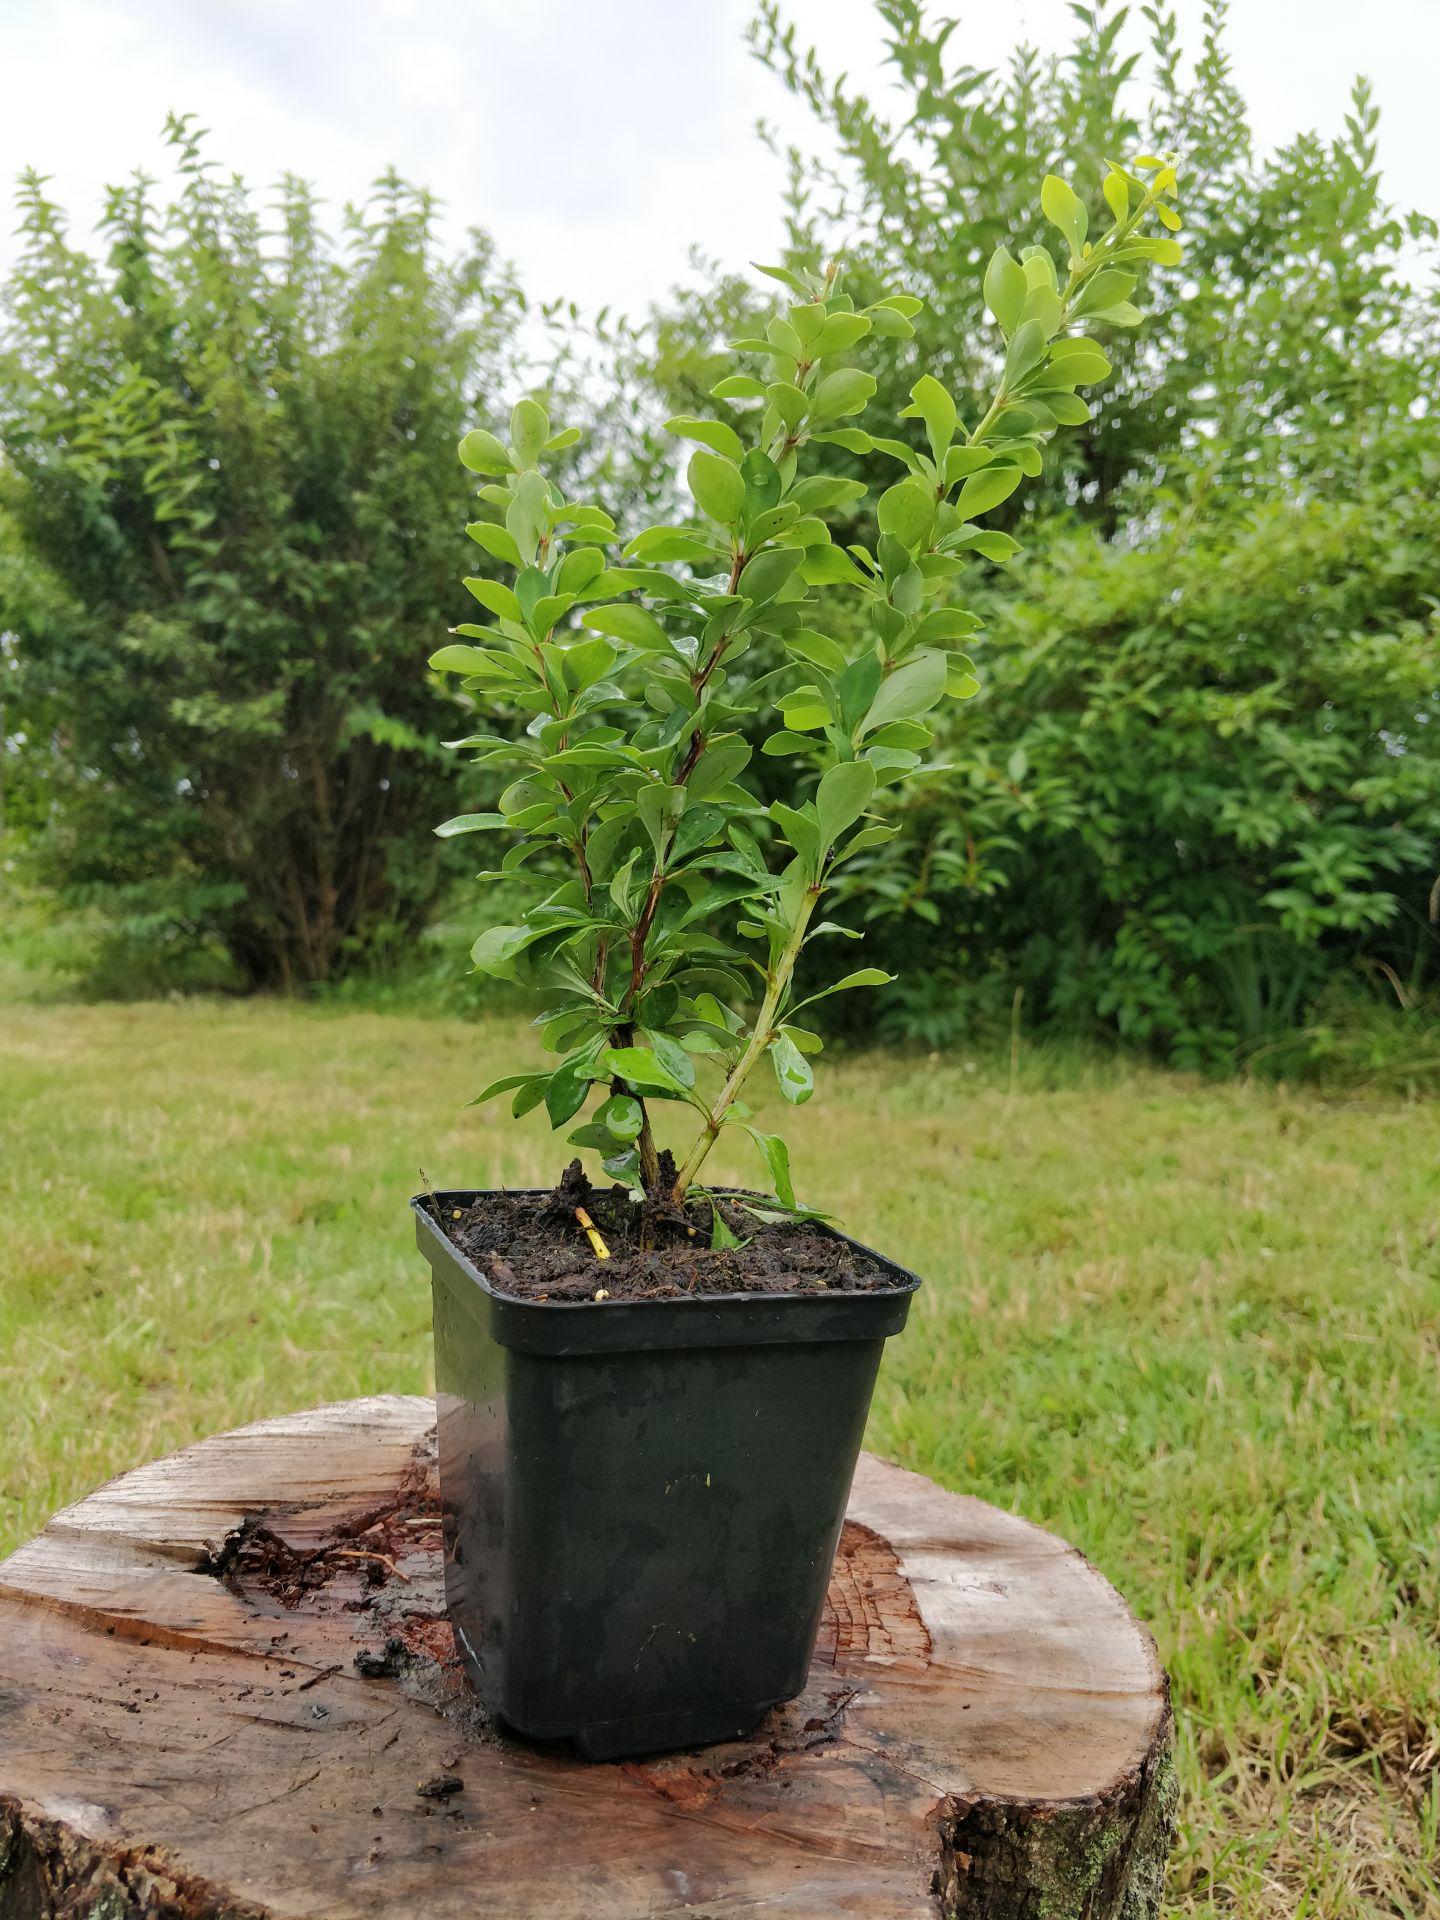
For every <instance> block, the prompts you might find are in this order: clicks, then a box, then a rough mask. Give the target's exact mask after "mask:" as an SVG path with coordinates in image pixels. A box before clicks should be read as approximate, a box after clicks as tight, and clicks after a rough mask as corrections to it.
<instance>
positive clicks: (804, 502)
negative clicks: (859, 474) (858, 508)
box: [790, 473, 869, 513]
mask: <svg viewBox="0 0 1440 1920" xmlns="http://www.w3.org/2000/svg"><path fill="white" fill-rule="evenodd" d="M868 491H869V489H868V488H867V487H866V485H865V482H864V481H863V480H842V479H839V478H838V477H836V476H833V475H831V474H827V473H812V474H810V475H808V476H807V477H806V478H805V479H804V480H797V481H796V482H795V485H794V486H793V487H792V488H791V489H790V499H791V502H792V504H793V505H795V506H797V507H799V509H800V511H801V512H802V513H822V512H824V510H825V509H826V508H827V507H843V506H847V505H848V504H849V503H850V502H851V501H852V500H863V499H864V498H865V495H866V493H867V492H868Z"/></svg>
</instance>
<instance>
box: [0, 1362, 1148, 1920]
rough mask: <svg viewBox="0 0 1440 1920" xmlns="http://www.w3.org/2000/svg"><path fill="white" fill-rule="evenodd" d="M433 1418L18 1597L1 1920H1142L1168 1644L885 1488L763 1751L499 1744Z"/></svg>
mask: <svg viewBox="0 0 1440 1920" xmlns="http://www.w3.org/2000/svg"><path fill="white" fill-rule="evenodd" d="M433 1447H434V1409H433V1407H432V1405H431V1403H430V1402H429V1401H427V1400H419V1399H402V1398H398V1397H386V1398H380V1399H371V1400H359V1401H350V1402H346V1403H344V1404H342V1405H338V1406H329V1407H319V1408H315V1409H313V1410H311V1411H309V1412H306V1413H301V1414H296V1415H293V1416H289V1417H286V1418H282V1419H276V1420H266V1421H262V1422H260V1423H258V1424H257V1425H255V1426H250V1427H244V1428H242V1429H240V1430H239V1431H238V1432H235V1433H228V1434H221V1435H219V1436H217V1437H216V1438H214V1439H210V1440H205V1441H202V1442H200V1443H199V1444H198V1445H196V1446H193V1447H189V1448H187V1449H186V1450H185V1451H184V1452H182V1453H179V1454H176V1455H174V1456H172V1457H171V1458H169V1459H166V1460H160V1461H156V1462H154V1463H153V1464H151V1465H149V1466H144V1467H141V1468H139V1469H137V1470H136V1471H135V1472H133V1473H129V1474H126V1475H124V1476H123V1477H122V1478H120V1479H118V1480H116V1481H113V1482H112V1483H111V1484H110V1485H109V1486H107V1487H105V1488H103V1489H101V1491H100V1492H98V1493H95V1494H92V1495H91V1496H90V1498H89V1499H87V1500H82V1501H81V1502H80V1503H79V1505H78V1506H74V1507H71V1508H69V1509H67V1510H66V1511H65V1512H64V1513H61V1514H59V1515H58V1516H57V1517H56V1518H55V1519H54V1520H52V1521H51V1522H50V1524H49V1526H47V1527H46V1528H45V1530H44V1532H43V1533H41V1534H40V1535H39V1536H38V1537H37V1538H36V1539H35V1540H33V1541H31V1542H30V1544H29V1545H28V1546H25V1547H22V1548H21V1549H20V1551H19V1552H18V1553H16V1554H14V1555H13V1556H12V1557H11V1558H10V1559H9V1560H7V1561H5V1562H4V1563H3V1564H0V1920H140V1916H145V1920H156V1917H158V1916H163V1917H164V1920H301V1916H305V1917H307V1920H321V1917H322V1916H323V1920H352V1916H353V1917H354V1920H360V1917H361V1916H367V1917H369V1916H381V1915H383V1916H396V1920H412V1917H414V1920H418V1916H421V1915H424V1916H426V1920H452V1916H453V1917H454V1920H459V1916H462V1915H463V1916H466V1920H473V1916H477V1915H495V1916H503V1917H504V1920H659V1916H662V1915H670V1916H678V1915H680V1914H685V1915H688V1916H690V1920H722V1917H723V1920H741V1916H744V1917H746V1920H748V1917H749V1916H751V1915H755V1914H759V1913H767V1914H768V1913H771V1912H775V1913H779V1914H783V1915H784V1916H786V1920H835V1917H836V1916H844V1915H863V1916H866V1920H934V1916H935V1915H936V1914H937V1913H944V1914H951V1915H957V1916H964V1920H972V1917H973V1920H1082V1917H1083V1920H1112V1916H1113V1920H1149V1917H1150V1916H1152V1915H1154V1914H1155V1913H1157V1912H1158V1909H1159V1904H1160V1894H1161V1880H1162V1875H1163V1869H1164V1862H1165V1856H1166V1853H1167V1850H1168V1848H1169V1845H1170V1840H1171V1837H1172V1830H1173V1819H1174V1799H1175V1787H1174V1778H1173V1771H1172V1768H1171V1761H1170V1747H1171V1736H1172V1729H1171V1719H1170V1709H1169V1703H1168V1695H1167V1687H1166V1681H1165V1676H1164V1673H1163V1672H1162V1671H1161V1668H1160V1665H1159V1662H1158V1660H1157V1658H1156V1654H1155V1649H1154V1646H1153V1644H1152V1642H1151V1640H1150V1637H1149V1635H1148V1634H1147V1633H1146V1632H1145V1630H1144V1629H1143V1628H1142V1627H1141V1626H1139V1625H1138V1623H1137V1622H1136V1621H1135V1619H1134V1618H1133V1616H1132V1615H1131V1614H1130V1612H1129V1611H1128V1609H1127V1608H1126V1606H1125V1604H1124V1602H1123V1601H1122V1600H1121V1599H1120V1597H1119V1596H1118V1594H1116V1593H1115V1591H1114V1590H1113V1588H1111V1587H1110V1586H1109V1585H1108V1584H1107V1582H1106V1581H1105V1580H1103V1579H1102V1578H1101V1576H1100V1575H1099V1574H1098V1573H1097V1572H1096V1571H1095V1570H1094V1568H1092V1567H1091V1566H1090V1565H1089V1564H1088V1563H1087V1562H1086V1561H1085V1560H1084V1559H1083V1558H1082V1557H1081V1556H1080V1555H1079V1554H1078V1553H1076V1552H1075V1551H1073V1549H1071V1548H1070V1547H1067V1546H1066V1545H1065V1544H1064V1543H1063V1542H1061V1541H1059V1540H1056V1539H1054V1538H1053V1537H1052V1536H1050V1535H1048V1534H1045V1533H1042V1532H1041V1531H1040V1530H1039V1529H1038V1528H1036V1527H1033V1526H1030V1525H1028V1524H1027V1523H1026V1522H1025V1521H1023V1520H1018V1519H1016V1518H1014V1517H1013V1516H1012V1515H1010V1514H1006V1513H1001V1512H999V1511H997V1510H996V1509H995V1508H993V1507H989V1506H986V1505H984V1504H983V1503H982V1502H980V1501H978V1500H972V1499H967V1498H964V1497H962V1496H960V1495H957V1494H951V1493H945V1492H942V1491H941V1490H940V1489H939V1488H938V1487H935V1486H933V1485H932V1484H931V1483H930V1482H929V1481H927V1480H923V1479H921V1478H920V1477H919V1476H918V1475H916V1474H912V1473H906V1472H904V1471H902V1470H901V1469H900V1468H898V1467H893V1466H887V1465H885V1464H884V1463H882V1462H881V1461H879V1460H875V1459H873V1458H871V1457H869V1456H868V1455H866V1456H862V1458H861V1462H860V1466H859V1469H858V1471H857V1474H856V1478H855V1485H854V1490H853V1494H852V1498H851V1502H850V1508H849V1518H848V1520H847V1523H846V1526H845V1531H844V1536H843V1540H842V1543H841V1550H840V1554H839V1557H838V1559H837V1562H836V1566H835V1572H834V1576H833V1579H832V1581H831V1586H830V1594H829V1602H828V1605H827V1609H826V1615H825V1623H824V1626H823V1628H822V1631H821V1636H820V1642H819V1645H818V1647H817V1649H816V1654H815V1659H814V1662H813V1665H812V1669H811V1674H810V1681H809V1685H808V1687H807V1689H806V1691H805V1693H804V1694H803V1695H802V1696H801V1698H800V1699H798V1700H796V1701H794V1702H792V1703H791V1704H790V1705H789V1706H787V1707H784V1708H781V1709H778V1710H777V1711H775V1712H774V1713H772V1714H771V1715H769V1716H768V1718H767V1720H766V1721H765V1723H764V1724H763V1725H762V1726H761V1727H760V1729H759V1730H758V1731H757V1732H756V1733H755V1734H754V1735H753V1736H752V1737H751V1738H749V1739H747V1740H742V1741H736V1742H733V1743H730V1744H727V1745H724V1746H718V1747H711V1748H706V1749H704V1750H701V1751H696V1752H690V1753H684V1754H677V1755H672V1756H669V1757H666V1758H663V1759H656V1760H652V1761H646V1762H644V1763H640V1764H636V1763H628V1764H623V1765H616V1766H598V1765H589V1764H586V1763H584V1762H582V1761H579V1760H577V1759H575V1758H574V1757H572V1756H571V1755H569V1754H568V1753H566V1752H563V1751H557V1750H548V1749H541V1748H537V1747H530V1746H526V1745H523V1744H521V1743H519V1742H516V1741H513V1740H510V1739H507V1738H506V1737H504V1736H503V1735H501V1734H499V1733H497V1731H496V1730H495V1729H494V1728H493V1727H492V1726H491V1725H490V1724H489V1723H488V1722H487V1721H486V1719H485V1717H484V1715H483V1714H482V1713H481V1711H480V1710H479V1708H478V1707H477V1706H476V1704H475V1702H474V1699H473V1696H472V1695H471V1694H470V1692H469V1690H468V1688H467V1685H466V1683H465V1681H464V1678H463V1676H462V1674H461V1671H460V1667H459V1664H458V1660H457V1657H456V1654H455V1649H454V1645H453V1642H452V1638H451V1633H450V1629H449V1626H448V1624H447V1622H446V1618H445V1610H444V1602H443V1595H442V1579H441V1569H440V1558H439V1554H440V1530H439V1521H438V1503H437V1494H436V1485H435V1475H434V1464H433Z"/></svg>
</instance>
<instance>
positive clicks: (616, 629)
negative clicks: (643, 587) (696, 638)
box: [580, 601, 670, 653]
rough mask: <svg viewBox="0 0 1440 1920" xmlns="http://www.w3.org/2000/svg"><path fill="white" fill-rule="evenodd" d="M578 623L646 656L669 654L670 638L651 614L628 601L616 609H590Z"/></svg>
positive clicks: (615, 607)
mask: <svg viewBox="0 0 1440 1920" xmlns="http://www.w3.org/2000/svg"><path fill="white" fill-rule="evenodd" d="M580 624H581V625H582V626H585V627H589V628H590V629H591V630H592V631H593V632H595V633H608V634H609V635H610V637H611V638H612V639H614V640H623V641H625V642H626V643H627V645H629V646H632V647H643V648H644V649H645V651H646V652H647V653H661V652H665V653H668V652H669V651H670V636H669V635H668V634H667V633H666V631H665V629H664V627H662V626H661V624H660V622H659V621H658V620H657V619H656V618H655V616H654V614H653V613H648V612H647V611H646V610H645V608H644V607H637V606H635V605H633V604H632V603H630V602H628V601H627V602H625V603H623V604H621V605H620V606H614V607H592V608H591V609H590V611H589V612H588V613H587V614H585V615H584V616H583V617H582V619H581V622H580Z"/></svg>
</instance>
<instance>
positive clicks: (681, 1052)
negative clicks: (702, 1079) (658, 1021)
mask: <svg viewBox="0 0 1440 1920" xmlns="http://www.w3.org/2000/svg"><path fill="white" fill-rule="evenodd" d="M640 1037H641V1039H642V1040H644V1041H645V1042H646V1043H647V1045H648V1046H649V1047H650V1049H651V1051H652V1052H653V1053H654V1055H655V1058H656V1059H657V1060H658V1061H659V1062H660V1065H661V1066H662V1067H663V1068H664V1069H665V1071H666V1073H668V1074H669V1075H670V1078H671V1079H672V1080H673V1081H675V1082H676V1084H677V1085H679V1086H682V1087H693V1086H694V1084H695V1062H694V1061H693V1060H692V1059H691V1057H690V1055H689V1054H688V1053H687V1052H686V1051H685V1049H684V1047H682V1046H681V1044H680V1042H679V1041H678V1040H675V1039H672V1038H671V1036H670V1035H669V1034H668V1033H656V1032H654V1030H653V1029H652V1028H650V1027H642V1028H641V1029H640Z"/></svg>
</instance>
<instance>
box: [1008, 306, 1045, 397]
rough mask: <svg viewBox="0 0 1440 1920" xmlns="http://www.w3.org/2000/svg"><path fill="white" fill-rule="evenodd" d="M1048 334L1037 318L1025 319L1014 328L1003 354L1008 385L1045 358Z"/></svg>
mask: <svg viewBox="0 0 1440 1920" xmlns="http://www.w3.org/2000/svg"><path fill="white" fill-rule="evenodd" d="M1049 338H1050V336H1049V335H1048V334H1047V333H1046V331H1045V329H1044V327H1043V326H1041V324H1040V322H1039V321H1038V320H1025V321H1022V322H1021V324H1020V325H1019V326H1018V327H1017V328H1016V329H1015V332H1014V334H1013V335H1012V337H1011V340H1010V345H1009V348H1008V350H1007V351H1006V354H1005V379H1006V382H1007V383H1008V384H1009V385H1012V386H1013V385H1014V383H1015V382H1016V381H1017V380H1023V379H1024V377H1025V375H1026V374H1027V373H1030V372H1032V371H1033V369H1034V368H1036V367H1038V366H1039V364H1040V362H1041V361H1042V360H1043V359H1044V358H1045V349H1046V346H1047V344H1048V342H1049Z"/></svg>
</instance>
